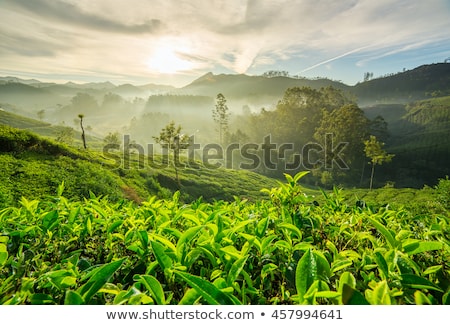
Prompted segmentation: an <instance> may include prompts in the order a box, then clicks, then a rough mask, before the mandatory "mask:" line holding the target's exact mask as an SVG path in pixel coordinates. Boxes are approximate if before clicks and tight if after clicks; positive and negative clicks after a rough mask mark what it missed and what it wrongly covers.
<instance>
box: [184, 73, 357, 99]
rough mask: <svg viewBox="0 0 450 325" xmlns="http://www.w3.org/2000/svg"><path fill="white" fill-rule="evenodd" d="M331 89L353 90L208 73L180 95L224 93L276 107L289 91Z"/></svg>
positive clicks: (315, 82)
mask: <svg viewBox="0 0 450 325" xmlns="http://www.w3.org/2000/svg"><path fill="white" fill-rule="evenodd" d="M328 86H332V87H334V88H337V89H341V90H344V91H347V90H348V89H349V87H348V86H347V85H345V84H343V83H340V82H337V81H332V80H329V79H317V80H309V79H295V78H290V77H272V78H268V77H262V76H248V75H244V74H240V75H231V74H220V75H214V74H212V73H207V74H205V75H203V76H202V77H200V78H198V79H196V80H194V81H193V82H192V83H190V84H189V85H187V86H185V87H183V88H181V89H179V90H178V91H177V92H179V93H181V94H191V95H203V96H211V97H214V98H215V97H216V95H217V94H218V93H222V94H223V95H224V96H225V97H226V98H229V99H231V100H236V101H237V100H245V101H247V103H248V104H252V105H264V104H267V103H272V104H276V102H277V101H278V100H279V99H280V98H281V97H282V96H283V93H284V92H285V91H286V89H288V88H290V87H311V88H314V89H319V88H322V87H328Z"/></svg>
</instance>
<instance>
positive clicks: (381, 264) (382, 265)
mask: <svg viewBox="0 0 450 325" xmlns="http://www.w3.org/2000/svg"><path fill="white" fill-rule="evenodd" d="M374 257H375V261H376V262H377V264H378V269H379V270H380V271H381V273H382V274H383V275H384V279H388V278H389V268H388V265H387V263H386V260H385V258H384V256H383V255H381V253H380V252H375V254H374Z"/></svg>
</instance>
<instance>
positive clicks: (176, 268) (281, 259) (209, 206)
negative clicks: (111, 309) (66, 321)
mask: <svg viewBox="0 0 450 325" xmlns="http://www.w3.org/2000/svg"><path fill="white" fill-rule="evenodd" d="M305 175H306V173H299V174H297V175H295V176H290V175H286V182H285V183H280V184H279V187H277V188H273V189H268V190H266V192H267V193H268V194H269V196H270V197H269V199H268V200H258V201H255V202H250V201H247V200H240V199H238V198H236V199H235V200H234V201H231V202H226V201H216V202H212V203H206V202H202V201H201V200H197V201H194V202H192V203H190V204H185V203H183V202H181V200H180V193H179V192H176V193H175V194H174V195H173V196H172V197H171V198H168V199H158V198H156V197H150V198H149V199H148V200H146V201H143V202H142V203H141V204H140V205H139V206H137V205H135V204H134V203H132V202H127V201H118V202H113V201H111V200H108V199H107V198H101V197H96V196H94V195H91V197H90V198H86V199H84V200H82V201H77V200H68V199H66V198H65V197H64V196H62V194H63V193H64V192H63V191H64V187H65V186H67V184H65V183H64V184H61V185H60V186H59V188H58V189H57V194H58V195H57V196H54V197H49V198H47V199H46V200H42V201H40V200H27V199H25V198H23V199H22V200H20V203H19V206H17V207H8V208H5V209H3V210H0V303H1V304H445V303H448V296H449V285H450V273H449V272H450V270H449V265H448V260H449V258H450V246H449V244H450V243H449V240H448V235H449V233H448V224H449V221H450V220H449V218H448V211H446V213H430V214H429V215H425V216H420V217H418V216H417V215H415V214H413V213H411V212H409V211H408V210H405V209H403V208H396V209H392V208H387V207H385V208H379V209H373V208H372V207H369V206H361V205H360V206H353V205H349V204H347V203H345V199H344V198H343V197H342V192H341V191H339V190H335V191H334V192H332V193H326V192H323V194H324V197H323V198H322V199H321V200H320V203H318V202H315V201H313V198H311V197H309V196H308V195H306V194H305V193H304V191H303V190H302V187H301V186H300V185H299V184H298V182H299V181H300V180H301V179H302V177H304V176H305Z"/></svg>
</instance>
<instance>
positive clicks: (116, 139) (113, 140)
mask: <svg viewBox="0 0 450 325" xmlns="http://www.w3.org/2000/svg"><path fill="white" fill-rule="evenodd" d="M103 142H104V143H105V145H114V146H115V147H116V148H120V134H119V132H109V133H108V134H107V135H106V136H105V137H104V138H103Z"/></svg>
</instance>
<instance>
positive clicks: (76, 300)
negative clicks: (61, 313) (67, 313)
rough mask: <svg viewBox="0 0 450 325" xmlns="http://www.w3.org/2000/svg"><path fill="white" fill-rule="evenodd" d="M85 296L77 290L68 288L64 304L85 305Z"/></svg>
mask: <svg viewBox="0 0 450 325" xmlns="http://www.w3.org/2000/svg"><path fill="white" fill-rule="evenodd" d="M83 304H84V299H83V297H82V296H81V295H80V294H79V293H78V292H76V291H72V290H67V291H66V297H65V298H64V305H83Z"/></svg>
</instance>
